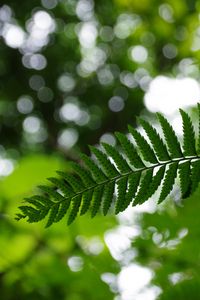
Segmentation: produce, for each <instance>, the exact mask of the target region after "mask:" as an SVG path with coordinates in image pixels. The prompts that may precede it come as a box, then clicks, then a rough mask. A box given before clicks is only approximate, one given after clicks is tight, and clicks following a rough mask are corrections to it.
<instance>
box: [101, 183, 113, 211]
mask: <svg viewBox="0 0 200 300" xmlns="http://www.w3.org/2000/svg"><path fill="white" fill-rule="evenodd" d="M114 190H115V182H114V181H111V182H109V183H108V184H107V185H106V186H105V189H104V194H103V214H104V216H105V215H107V213H108V210H109V208H110V206H111V204H112V201H111V200H110V199H112V197H113V194H114Z"/></svg>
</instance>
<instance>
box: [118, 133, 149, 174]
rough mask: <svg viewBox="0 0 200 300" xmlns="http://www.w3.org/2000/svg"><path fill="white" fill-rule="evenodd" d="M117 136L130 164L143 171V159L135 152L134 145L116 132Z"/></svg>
mask: <svg viewBox="0 0 200 300" xmlns="http://www.w3.org/2000/svg"><path fill="white" fill-rule="evenodd" d="M115 135H116V137H117V139H118V140H119V142H120V144H121V146H122V149H123V151H124V153H125V155H126V157H127V159H128V162H129V164H130V165H131V166H133V167H134V168H136V169H141V168H143V167H145V165H144V163H143V161H142V159H141V158H140V156H139V155H138V153H137V151H136V150H135V148H134V146H133V144H132V143H131V142H130V141H129V139H128V138H127V137H126V136H125V135H124V134H122V133H120V132H116V133H115Z"/></svg>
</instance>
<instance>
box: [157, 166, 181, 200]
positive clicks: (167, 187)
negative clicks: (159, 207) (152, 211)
mask: <svg viewBox="0 0 200 300" xmlns="http://www.w3.org/2000/svg"><path fill="white" fill-rule="evenodd" d="M177 167H178V163H177V162H174V163H171V164H170V165H169V167H168V170H167V172H166V175H165V178H164V182H163V186H162V190H161V194H160V198H159V200H158V201H159V203H161V202H162V201H163V200H165V198H166V197H167V196H168V195H169V193H170V192H171V190H172V188H173V185H174V182H175V179H176V176H177Z"/></svg>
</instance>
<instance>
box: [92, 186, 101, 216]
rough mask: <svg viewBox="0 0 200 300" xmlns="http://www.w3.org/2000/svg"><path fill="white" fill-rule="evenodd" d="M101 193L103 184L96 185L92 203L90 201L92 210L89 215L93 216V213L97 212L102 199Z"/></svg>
mask: <svg viewBox="0 0 200 300" xmlns="http://www.w3.org/2000/svg"><path fill="white" fill-rule="evenodd" d="M102 194H103V186H102V185H100V186H97V187H96V188H95V189H94V193H93V199H92V200H93V203H92V211H91V217H92V218H94V217H95V215H96V214H97V212H98V210H99V207H100V205H101V200H102Z"/></svg>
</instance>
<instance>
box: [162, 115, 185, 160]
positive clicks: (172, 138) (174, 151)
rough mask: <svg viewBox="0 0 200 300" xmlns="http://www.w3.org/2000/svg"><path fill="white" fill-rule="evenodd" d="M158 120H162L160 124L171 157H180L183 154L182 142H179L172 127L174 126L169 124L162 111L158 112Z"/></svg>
mask: <svg viewBox="0 0 200 300" xmlns="http://www.w3.org/2000/svg"><path fill="white" fill-rule="evenodd" d="M157 117H158V120H159V122H160V125H161V127H162V131H163V134H164V137H165V141H166V144H167V147H168V150H169V153H170V156H171V158H172V159H173V158H180V157H182V156H183V154H182V151H181V146H180V143H179V142H178V138H177V136H176V134H175V132H174V130H173V128H172V126H171V125H170V124H169V122H168V121H167V119H165V117H163V115H161V114H160V113H157Z"/></svg>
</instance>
